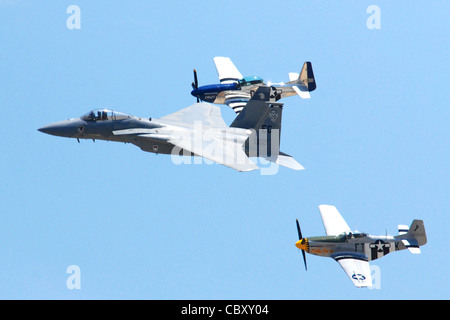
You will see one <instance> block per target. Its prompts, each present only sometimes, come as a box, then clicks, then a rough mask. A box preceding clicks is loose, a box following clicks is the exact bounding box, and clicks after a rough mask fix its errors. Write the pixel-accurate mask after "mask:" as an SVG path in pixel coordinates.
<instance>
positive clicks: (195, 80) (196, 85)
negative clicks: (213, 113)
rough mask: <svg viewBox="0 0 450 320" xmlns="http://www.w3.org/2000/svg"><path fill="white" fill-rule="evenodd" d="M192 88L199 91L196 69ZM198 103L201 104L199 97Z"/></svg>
mask: <svg viewBox="0 0 450 320" xmlns="http://www.w3.org/2000/svg"><path fill="white" fill-rule="evenodd" d="M192 88H193V89H194V90H197V89H198V79H197V70H195V69H194V82H192ZM197 102H200V98H199V97H198V96H197Z"/></svg>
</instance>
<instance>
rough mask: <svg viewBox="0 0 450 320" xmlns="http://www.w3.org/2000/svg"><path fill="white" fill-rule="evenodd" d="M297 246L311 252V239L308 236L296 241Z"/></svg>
mask: <svg viewBox="0 0 450 320" xmlns="http://www.w3.org/2000/svg"><path fill="white" fill-rule="evenodd" d="M295 246H296V247H297V248H299V249H301V250H304V251H306V252H309V241H308V239H306V238H303V239H300V240H298V241H297V242H296V243H295Z"/></svg>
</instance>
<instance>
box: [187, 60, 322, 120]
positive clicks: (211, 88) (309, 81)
mask: <svg viewBox="0 0 450 320" xmlns="http://www.w3.org/2000/svg"><path fill="white" fill-rule="evenodd" d="M214 64H215V66H216V70H217V74H218V76H219V80H220V84H210V85H204V86H200V87H199V85H198V78H197V71H196V70H194V82H192V88H193V90H192V91H191V94H192V95H193V96H194V97H196V98H197V102H199V101H200V100H201V101H205V102H210V103H216V104H226V105H228V106H229V107H231V108H232V109H233V110H234V111H235V112H236V113H237V114H239V112H241V111H242V109H243V107H244V106H245V104H246V103H247V102H248V101H249V99H250V98H251V97H252V96H253V94H254V93H255V92H256V90H257V89H258V87H260V86H266V87H272V89H273V92H274V98H275V100H276V101H277V100H279V99H281V98H285V97H290V96H293V95H299V96H300V97H301V98H303V99H309V98H310V97H311V96H310V94H309V93H310V92H311V91H314V90H315V89H316V80H315V79H314V73H313V70H312V65H311V62H309V61H307V62H305V63H304V64H303V68H302V70H301V72H300V73H294V72H291V73H289V82H286V83H283V82H280V83H270V82H268V83H267V84H266V83H264V80H263V79H262V78H260V77H257V76H248V77H243V76H242V74H241V73H240V72H239V70H238V69H237V68H236V66H235V65H234V64H233V62H232V61H231V59H230V58H228V57H215V58H214Z"/></svg>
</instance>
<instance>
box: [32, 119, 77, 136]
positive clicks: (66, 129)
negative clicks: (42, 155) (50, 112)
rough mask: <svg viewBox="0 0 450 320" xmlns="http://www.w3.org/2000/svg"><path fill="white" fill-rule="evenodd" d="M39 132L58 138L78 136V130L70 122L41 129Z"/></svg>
mask: <svg viewBox="0 0 450 320" xmlns="http://www.w3.org/2000/svg"><path fill="white" fill-rule="evenodd" d="M38 131H40V132H43V133H46V134H51V135H53V136H58V137H72V136H74V135H75V134H76V128H75V127H74V126H73V125H72V123H71V122H70V121H61V122H55V123H52V124H49V125H46V126H43V127H42V128H39V129H38Z"/></svg>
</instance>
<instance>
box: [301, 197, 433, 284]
mask: <svg viewBox="0 0 450 320" xmlns="http://www.w3.org/2000/svg"><path fill="white" fill-rule="evenodd" d="M319 211H320V215H321V216H322V221H323V225H324V227H325V231H326V234H327V235H326V236H322V237H310V238H303V236H302V232H301V230H300V225H299V223H298V220H297V232H298V237H299V240H298V241H297V242H296V243H295V246H296V247H297V248H299V249H301V250H302V255H303V261H304V263H305V269H306V257H305V252H308V253H311V254H314V255H318V256H322V257H330V258H333V259H334V260H336V261H337V262H338V263H339V264H340V265H341V267H342V268H343V269H344V271H345V272H346V273H347V275H348V276H349V277H350V280H351V281H352V282H353V284H354V285H355V286H356V287H358V288H361V287H370V286H372V278H371V275H370V267H369V261H372V260H375V259H378V258H381V257H383V256H385V255H387V254H388V253H390V252H394V251H399V250H405V249H408V250H409V251H410V252H411V253H414V254H419V253H420V252H421V251H420V248H419V247H420V246H423V245H425V244H426V243H427V236H426V234H425V226H424V224H423V221H422V220H414V221H413V222H412V224H411V226H410V227H409V228H408V226H406V225H399V226H398V232H399V234H398V235H397V236H387V235H386V236H372V235H369V234H366V233H360V232H357V231H355V232H352V231H351V230H350V228H349V226H348V225H347V223H346V222H345V221H344V219H343V218H342V216H341V215H340V213H339V212H338V210H337V209H336V207H334V206H330V205H321V206H319Z"/></svg>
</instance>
